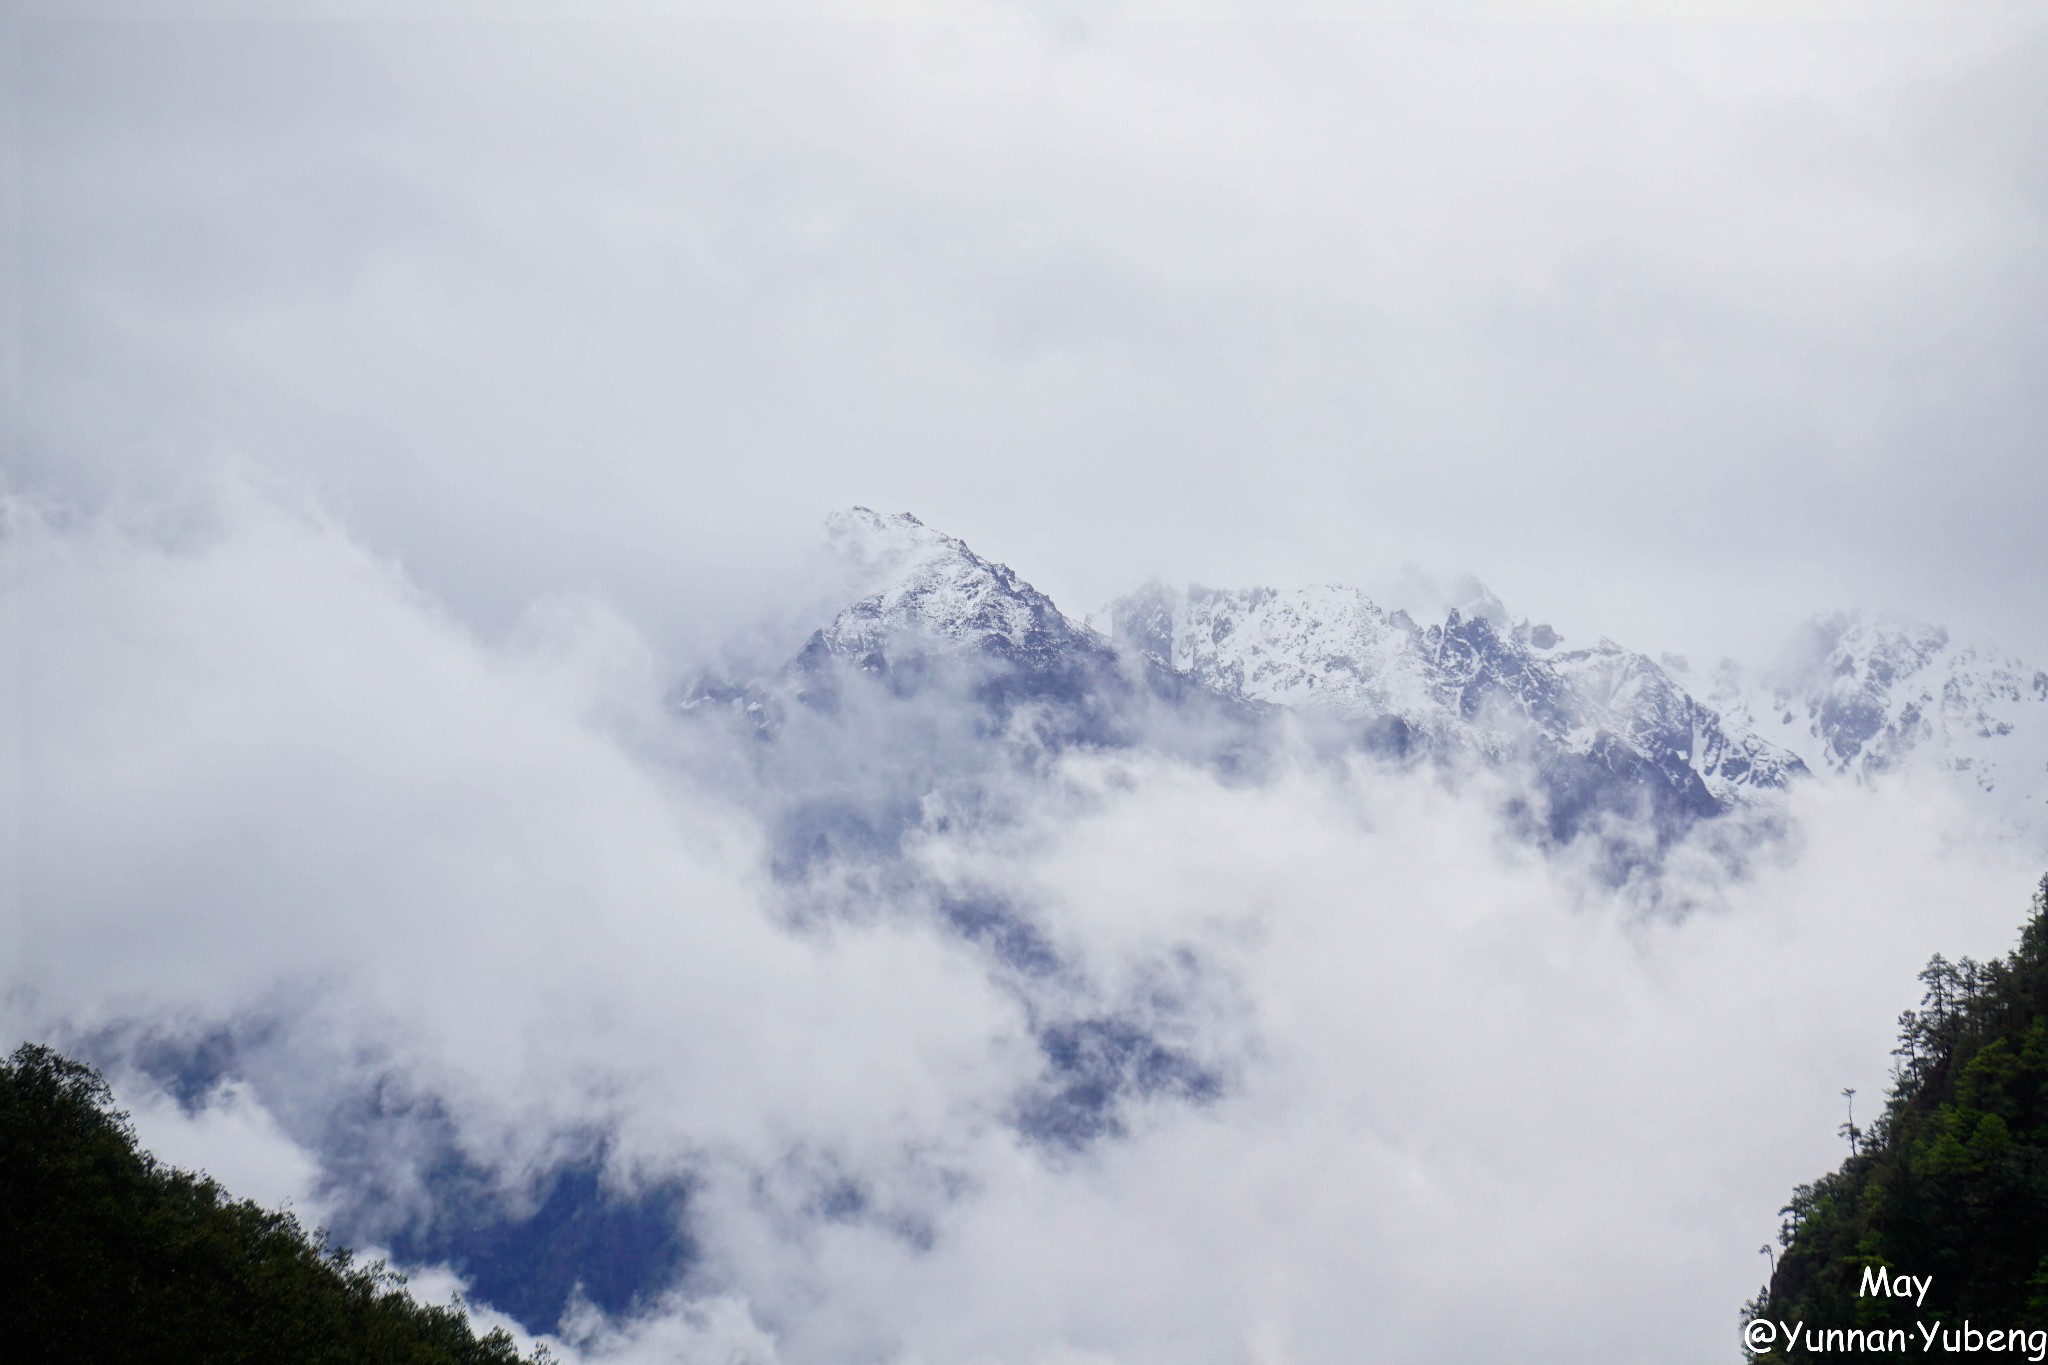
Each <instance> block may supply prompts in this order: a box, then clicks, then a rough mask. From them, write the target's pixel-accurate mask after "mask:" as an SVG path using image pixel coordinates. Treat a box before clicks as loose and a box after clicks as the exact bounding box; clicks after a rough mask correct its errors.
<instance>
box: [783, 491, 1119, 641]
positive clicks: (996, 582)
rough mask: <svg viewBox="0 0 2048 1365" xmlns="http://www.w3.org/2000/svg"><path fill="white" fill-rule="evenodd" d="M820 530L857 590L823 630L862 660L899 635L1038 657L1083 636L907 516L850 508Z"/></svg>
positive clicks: (1025, 587)
mask: <svg viewBox="0 0 2048 1365" xmlns="http://www.w3.org/2000/svg"><path fill="white" fill-rule="evenodd" d="M825 535H826V539H827V542H828V544H829V545H830V546H831V548H832V550H833V551H834V553H835V554H836V555H837V557H838V558H839V559H840V561H841V563H842V565H843V567H844V569H845V570H846V572H847V573H848V575H849V579H850V581H851V583H852V584H853V590H854V591H855V592H856V593H857V594H858V596H857V597H856V599H855V600H854V601H853V602H852V603H851V604H849V605H848V606H847V607H846V608H844V609H843V610H842V611H840V612H839V614H838V615H837V616H835V617H834V618H833V619H832V621H831V623H830V624H829V625H827V626H826V627H825V628H824V629H823V630H822V631H821V632H820V637H821V639H822V641H823V643H824V645H825V647H826V648H828V649H829V650H830V651H831V652H833V653H835V654H838V655H841V656H843V657H848V658H856V659H857V658H863V657H868V656H871V655H873V654H874V653H876V652H877V651H879V650H881V649H882V648H883V647H884V646H885V645H886V643H887V642H888V641H889V639H890V638H891V637H894V636H899V635H914V636H916V637H917V638H918V640H919V642H920V645H921V646H922V647H925V648H932V649H936V650H938V651H939V652H941V653H950V652H967V651H973V650H983V651H995V652H998V653H1003V654H1016V653H1024V654H1036V653H1041V652H1043V651H1045V650H1048V649H1056V648H1058V647H1060V646H1062V645H1064V644H1069V643H1072V642H1073V640H1074V639H1075V637H1076V636H1077V635H1079V634H1081V633H1082V630H1081V628H1080V627H1077V626H1075V625H1074V624H1073V623H1072V622H1070V621H1068V620H1067V618H1066V617H1065V616H1063V615H1061V613H1060V611H1059V608H1057V607H1055V606H1054V605H1053V603H1052V600H1051V599H1050V598H1048V597H1047V596H1046V595H1045V594H1044V593H1041V592H1039V591H1038V590H1037V589H1036V588H1034V587H1032V586H1031V585H1030V584H1029V583H1026V582H1025V581H1024V580H1022V579H1021V578H1019V577H1017V575H1016V574H1015V573H1013V572H1012V571H1011V570H1010V568H1009V566H1007V565H1004V564H996V563H992V562H991V561H989V560H986V559H983V558H982V557H981V556H980V555H978V554H976V553H975V552H974V551H973V550H971V549H969V548H968V547H967V543H966V542H965V541H962V540H960V539H959V538H958V537H955V536H949V535H946V534H945V533H944V532H942V531H937V530H934V529H933V528H931V527H929V526H926V525H925V524H924V523H923V522H921V521H919V520H918V519H917V518H916V517H914V516H911V515H910V514H909V513H907V512H899V513H896V514H894V515H893V516H892V515H884V514H882V513H879V512H875V511H871V510H870V509H868V508H865V507H854V508H850V509H848V510H846V511H843V512H836V513H834V514H833V515H832V516H831V517H830V518H829V519H828V520H827V522H826V526H825Z"/></svg>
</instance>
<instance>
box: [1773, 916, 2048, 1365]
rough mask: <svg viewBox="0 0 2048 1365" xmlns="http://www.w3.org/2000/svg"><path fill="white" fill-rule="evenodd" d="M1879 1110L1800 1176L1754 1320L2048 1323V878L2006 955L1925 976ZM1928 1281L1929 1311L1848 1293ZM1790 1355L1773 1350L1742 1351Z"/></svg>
mask: <svg viewBox="0 0 2048 1365" xmlns="http://www.w3.org/2000/svg"><path fill="white" fill-rule="evenodd" d="M1920 981H1921V984H1922V985H1923V987H1924V988H1925V991H1924V994H1923V996H1922V1001H1921V1006H1920V1008H1919V1009H1917V1010H1908V1011H1906V1012H1905V1013H1904V1014H1903V1015H1901V1016H1900V1017H1899V1045H1898V1047H1897V1048H1896V1049H1894V1051H1893V1056H1894V1057H1895V1058H1896V1059H1897V1060H1896V1065H1895V1066H1894V1068H1893V1077H1892V1086H1891V1089H1890V1092H1889V1094H1888V1096H1887V1099H1886V1103H1885V1110H1884V1113H1883V1115H1882V1116H1881V1117H1880V1118H1879V1119H1878V1120H1877V1122H1876V1123H1874V1124H1873V1125H1872V1126H1871V1128H1870V1131H1869V1132H1868V1133H1867V1134H1865V1135H1864V1136H1863V1140H1862V1142H1861V1144H1860V1146H1859V1148H1858V1149H1857V1150H1855V1151H1854V1152H1852V1154H1851V1155H1850V1157H1849V1159H1848V1160H1847V1161H1845V1162H1844V1163H1843V1164H1842V1167H1841V1169H1839V1170H1837V1171H1834V1172H1832V1173H1831V1174H1829V1175H1825V1176H1823V1177H1821V1178H1820V1179H1819V1180H1817V1181H1815V1182H1814V1183H1812V1184H1811V1185H1802V1186H1800V1187H1799V1188H1798V1190H1796V1191H1795V1192H1794V1193H1793V1196H1792V1202H1791V1203H1790V1204H1789V1205H1787V1206H1786V1208H1785V1210H1784V1214H1785V1222H1784V1226H1783V1228H1782V1229H1781V1231H1780V1234H1779V1240H1780V1242H1781V1243H1782V1244H1783V1246H1784V1251H1783V1254H1781V1255H1780V1256H1779V1257H1778V1258H1777V1268H1776V1270H1775V1272H1774V1273H1773V1275H1772V1277H1771V1282H1770V1284H1769V1285H1768V1286H1767V1287H1766V1288H1765V1290H1764V1292H1763V1293H1762V1294H1760V1295H1759V1296H1758V1297H1757V1299H1756V1300H1755V1301H1753V1302H1752V1303H1750V1304H1749V1305H1748V1308H1747V1315H1748V1316H1750V1317H1765V1318H1769V1319H1771V1320H1773V1321H1777V1322H1804V1323H1806V1324H1807V1325H1808V1326H1809V1327H1818V1328H1832V1327H1842V1328H1856V1327H1866V1328H1869V1327H1903V1328H1905V1329H1907V1340H1908V1341H1909V1342H1910V1343H1911V1345H1912V1349H1911V1350H1909V1351H1908V1352H1906V1353H1905V1355H1904V1357H1903V1358H1905V1359H1914V1360H1917V1359H1921V1358H1922V1356H1921V1353H1920V1341H1921V1337H1920V1335H1919V1334H1918V1333H1917V1332H1916V1331H1914V1330H1913V1324H1914V1323H1915V1322H1921V1321H1924V1322H1928V1323H1933V1322H1936V1321H1940V1322H1944V1323H1960V1322H1962V1321H1963V1320H1964V1319H1965V1318H1967V1319H1969V1320H1970V1321H1971V1322H1972V1323H1973V1324H1975V1325H1976V1326H1978V1327H1980V1328H1985V1329H1989V1328H1994V1327H1996V1328H2004V1329H2010V1328H2022V1327H2023V1328H2038V1327H2048V878H2043V880H2042V883H2041V888H2040V890H2039V891H2037V892H2036V894H2035V897H2034V907H2033V914H2032V916H2031V918H2030V919H2029V920H2028V922H2027V925H2026V927H2025V929H2024V930H2023V931H2022V933H2021V935H2020V944H2019V947H2018V948H2017V949H2015V950H2014V951H2013V953H2012V954H2011V955H2010V956H2008V957H2006V958H2004V959H2003V960H2001V961H1994V962H1989V963H1979V962H1973V961H1971V960H1970V959H1968V958H1965V959H1963V960H1962V961H1960V962H1950V961H1948V960H1947V959H1945V958H1943V957H1941V956H1940V955H1939V954H1937V955H1936V956H1935V958H1934V960H1933V961H1931V962H1929V963H1928V964H1927V968H1926V970H1924V971H1922V972H1921V973H1920ZM1867 1266H1868V1267H1887V1268H1889V1269H1890V1270H1891V1271H1892V1272H1893V1273H1894V1274H1905V1275H1913V1276H1916V1277H1917V1276H1924V1275H1932V1276H1933V1277H1934V1285H1933V1288H1932V1289H1931V1290H1930V1291H1929V1292H1928V1294H1927V1298H1926V1302H1925V1304H1924V1305H1922V1306H1919V1307H1916V1306H1915V1305H1914V1303H1913V1302H1912V1300H1910V1299H1895V1298H1880V1297H1875V1296H1873V1297H1869V1298H1864V1297H1859V1295H1858V1290H1859V1289H1860V1287H1861V1285H1862V1277H1863V1272H1864V1268H1865V1267H1867ZM1753 1358H1754V1359H1756V1360H1759V1361H1770V1362H1777V1361H1780V1360H1786V1359H1797V1358H1798V1357H1797V1356H1786V1355H1783V1354H1781V1353H1779V1352H1776V1351H1773V1352H1770V1353H1766V1354H1763V1355H1759V1356H1755V1357H1753Z"/></svg>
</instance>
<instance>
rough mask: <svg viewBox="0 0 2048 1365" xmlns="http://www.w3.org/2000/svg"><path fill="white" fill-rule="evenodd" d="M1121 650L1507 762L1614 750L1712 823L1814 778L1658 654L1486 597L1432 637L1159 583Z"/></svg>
mask: <svg viewBox="0 0 2048 1365" xmlns="http://www.w3.org/2000/svg"><path fill="white" fill-rule="evenodd" d="M1100 619H1101V620H1102V622H1103V623H1104V624H1105V626H1106V627H1107V629H1108V630H1109V632H1110V633H1111V635H1112V636H1113V638H1115V639H1116V640H1117V641H1118V643H1119V644H1120V645H1122V646H1123V647H1125V648H1127V649H1130V650H1134V651H1141V652H1144V653H1147V654H1149V655H1151V656H1153V657H1156V658H1158V659H1160V660H1162V661H1164V662H1166V663H1168V664H1170V665H1171V666H1172V667H1174V668H1176V669H1179V670H1182V671H1184V672H1186V673H1187V674H1189V675H1190V676H1191V677H1193V678H1194V679H1195V680H1197V681H1198V682H1200V683H1202V684H1203V685H1205V686H1208V687H1211V688H1214V689H1216V690H1217V691H1219V692H1222V693H1225V694H1226V695H1230V696H1234V697H1239V698H1243V699H1245V700H1247V701H1258V702H1265V703H1269V704H1273V705H1278V706H1285V707H1290V708H1294V709H1296V710H1300V711H1303V712H1308V713H1315V714H1321V715H1325V716H1331V717H1337V718H1346V719H1356V720H1365V719H1374V718H1389V717H1391V718H1394V719H1397V720H1398V721H1399V722H1400V723H1401V724H1402V725H1403V726H1405V727H1407V728H1408V729H1410V730H1412V731H1413V732H1414V733H1415V734H1417V735H1420V736H1425V737H1427V738H1428V739H1429V740H1430V741H1431V742H1434V743H1437V744H1441V745H1449V746H1453V747H1457V748H1460V749H1463V750H1466V751H1469V752H1473V753H1478V754H1483V755H1488V756H1492V757H1502V756H1505V755H1508V754H1511V753H1516V752H1522V751H1526V750H1528V749H1529V748H1530V747H1531V746H1532V745H1533V746H1534V747H1535V748H1536V749H1537V750H1538V751H1540V752H1542V753H1544V754H1547V755H1549V756H1551V757H1557V756H1564V755H1570V756H1576V757H1586V756H1589V755H1593V754H1595V753H1605V754H1606V760H1605V761H1606V762H1607V763H1608V764H1609V766H1612V765H1613V763H1615V762H1617V761H1621V762H1623V763H1625V765H1626V766H1628V767H1631V768H1634V769H1637V770H1638V771H1639V772H1641V773H1642V774H1645V775H1647V774H1651V773H1654V774H1656V775H1657V777H1658V779H1659V781H1660V782H1661V783H1663V784H1664V785H1665V786H1666V787H1668V788H1669V790H1670V791H1671V792H1673V793H1674V794H1676V795H1677V796H1678V797H1679V798H1680V799H1681V800H1682V801H1683V802H1684V803H1685V804H1687V805H1689V806H1691V807H1694V808H1696V809H1697V810H1699V811H1700V812H1702V813H1705V812H1706V811H1707V810H1708V809H1709V808H1720V807H1725V806H1727V805H1728V804H1729V803H1732V802H1735V801H1738V800H1741V799H1743V798H1744V797H1745V796H1747V795H1748V794H1750V793H1753V792H1756V791H1761V790H1776V789H1779V788H1781V787H1783V786H1784V785H1785V783H1786V782H1787V781H1788V780H1790V779H1791V778H1792V777H1794V776H1795V775H1797V774H1798V773H1799V772H1801V771H1802V770H1803V767H1804V765H1803V764H1802V763H1801V762H1800V760H1799V759H1798V758H1796V757H1795V756H1793V755H1792V754H1790V753H1788V752H1786V751H1784V750H1783V749H1780V748H1778V747H1776V746H1774V745H1772V744H1769V743H1767V742H1765V741H1764V740H1762V739H1760V738H1758V737H1757V736H1756V735H1754V734H1752V733H1749V732H1748V730H1747V729H1746V728H1745V727H1743V726H1742V725H1740V724H1739V723H1738V724H1731V723H1730V722H1728V721H1727V720H1725V719H1724V718H1723V717H1722V716H1721V715H1720V714H1719V713H1718V712H1717V711H1716V710H1715V709H1714V708H1713V707H1711V706H1709V705H1706V704H1705V703H1702V702H1700V701H1698V700H1696V699H1695V698H1693V697H1692V696H1691V695H1690V694H1688V693H1687V692H1686V691H1685V689H1684V688H1683V687H1682V686H1680V685H1679V683H1678V682H1676V681H1675V680H1674V679H1673V678H1672V676H1671V675H1670V674H1669V673H1668V672H1666V671H1665V669H1664V668H1663V667H1662V666H1660V665H1659V664H1657V663H1656V662H1654V661H1652V660H1651V659H1649V658H1648V657H1647V656H1645V655H1642V654H1638V653H1635V652H1634V651H1632V650H1628V649H1624V648H1622V647H1621V646H1619V645H1616V644H1614V643H1613V642H1611V641H1607V640H1601V641H1599V642H1598V643H1596V644H1593V645H1591V646H1587V647H1583V648H1566V647H1565V646H1564V642H1563V641H1562V640H1561V639H1560V638H1559V637H1558V635H1557V633H1556V631H1554V630H1552V629H1551V628H1550V627H1549V626H1547V625H1541V624H1537V625H1532V624H1530V623H1529V622H1527V621H1522V622H1511V621H1510V620H1509V619H1508V616H1507V613H1506V611H1505V610H1504V609H1502V608H1501V606H1500V603H1499V600H1498V599H1497V598H1494V597H1493V596H1492V595H1491V594H1482V595H1481V596H1479V597H1478V599H1477V600H1476V601H1475V602H1474V603H1473V604H1472V605H1471V606H1469V607H1467V608H1465V609H1463V610H1461V609H1458V608H1453V609H1451V610H1450V611H1449V613H1448V614H1447V615H1446V617H1445V619H1444V620H1443V621H1441V622H1433V623H1431V624H1429V625H1426V626H1425V625H1419V624H1418V623H1416V622H1415V621H1414V620H1412V619H1410V618H1409V616H1408V615H1407V614H1406V613H1405V612H1400V611H1395V612H1392V613H1389V612H1386V611H1383V610H1382V609H1381V608H1380V607H1379V606H1377V605H1376V604H1374V603H1373V602H1372V601H1371V600H1370V599H1368V598H1367V597H1366V596H1365V595H1364V594H1363V593H1360V592H1358V591H1356V590H1355V589H1351V588H1342V587H1335V586H1320V587H1312V588H1298V589H1289V590H1279V589H1274V588H1246V589H1237V590H1231V591H1215V590H1210V589H1202V588H1190V589H1188V590H1186V591H1185V592H1181V591H1175V590H1172V589H1168V588H1165V587H1162V586H1160V585H1158V584H1152V585H1148V586H1147V587H1145V588H1142V589H1140V590H1139V591H1138V592H1136V593H1133V594H1132V595H1131V596H1129V597H1126V598H1124V599H1122V600H1120V601H1118V602H1116V603H1114V604H1112V605H1111V606H1110V607H1109V608H1108V609H1107V610H1106V611H1105V612H1104V613H1103V615H1102V617H1101V618H1100Z"/></svg>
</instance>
